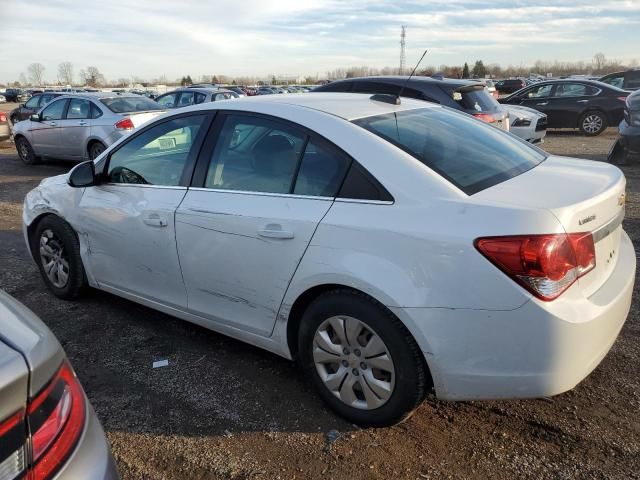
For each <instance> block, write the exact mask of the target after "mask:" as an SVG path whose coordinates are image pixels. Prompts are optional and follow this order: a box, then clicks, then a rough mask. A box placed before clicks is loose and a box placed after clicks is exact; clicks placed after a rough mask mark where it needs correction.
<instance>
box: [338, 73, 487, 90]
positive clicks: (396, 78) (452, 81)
mask: <svg viewBox="0 0 640 480" xmlns="http://www.w3.org/2000/svg"><path fill="white" fill-rule="evenodd" d="M372 80H373V81H385V82H390V83H394V84H399V85H401V84H402V83H404V82H406V81H407V80H409V84H411V83H428V84H434V85H441V84H446V85H451V86H453V87H463V86H465V85H470V84H473V83H474V81H473V80H472V79H470V78H463V79H457V78H434V77H423V76H419V75H414V76H413V77H411V79H409V75H378V76H371V77H354V78H345V79H343V80H335V81H334V82H331V83H339V82H352V81H372ZM331 83H329V84H328V85H331Z"/></svg>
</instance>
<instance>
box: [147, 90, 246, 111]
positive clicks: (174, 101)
mask: <svg viewBox="0 0 640 480" xmlns="http://www.w3.org/2000/svg"><path fill="white" fill-rule="evenodd" d="M233 98H240V95H238V94H237V93H236V92H234V91H232V90H226V89H224V88H206V87H185V88H178V89H176V90H173V91H171V92H169V93H165V94H164V95H160V96H159V97H158V98H156V102H158V103H159V104H160V106H161V107H162V108H181V107H188V106H189V105H195V104H198V103H207V102H217V101H220V100H231V99H233Z"/></svg>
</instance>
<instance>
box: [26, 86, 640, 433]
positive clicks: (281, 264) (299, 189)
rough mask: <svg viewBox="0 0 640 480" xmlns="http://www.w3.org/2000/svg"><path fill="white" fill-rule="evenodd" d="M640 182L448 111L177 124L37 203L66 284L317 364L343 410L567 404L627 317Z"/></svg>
mask: <svg viewBox="0 0 640 480" xmlns="http://www.w3.org/2000/svg"><path fill="white" fill-rule="evenodd" d="M624 195H625V178H624V176H623V174H622V172H621V171H620V170H619V169H618V168H616V167H614V166H611V165H609V164H605V163H596V162H590V161H586V160H576V159H567V158H562V157H554V156H549V155H547V154H545V153H544V152H542V151H540V150H538V149H537V148H535V147H531V146H530V145H529V144H527V143H525V142H522V141H520V140H519V139H517V138H514V137H513V136H512V135H509V134H506V133H504V132H502V131H500V130H498V129H496V128H492V127H490V126H488V125H485V124H483V123H482V122H478V121H477V120H475V119H473V118H471V117H467V116H465V115H460V114H459V113H458V112H453V111H450V110H448V109H446V108H443V107H441V106H439V105H434V104H427V103H425V102H421V101H414V100H410V99H404V98H403V99H402V100H401V103H400V100H399V99H397V98H396V97H393V96H388V95H374V96H370V95H356V94H343V93H336V94H327V93H319V94H314V93H310V94H308V95H300V96H296V95H294V96H292V95H288V96H279V95H273V96H262V97H253V98H245V99H240V100H234V101H229V102H215V103H207V104H201V105H197V106H193V107H189V108H186V109H180V110H175V111H173V112H171V113H170V114H166V115H163V116H162V117H158V118H156V119H154V120H153V121H151V122H150V123H147V124H146V125H145V126H142V127H141V128H140V129H138V130H137V131H135V132H133V133H132V134H131V135H129V136H127V137H126V138H123V139H121V140H119V141H118V142H117V143H115V144H114V145H112V146H111V147H109V148H108V149H107V150H106V151H105V152H104V153H103V154H102V155H101V156H100V157H98V159H96V160H95V161H94V162H85V163H83V164H80V165H78V166H77V167H75V169H74V170H72V171H71V173H70V174H68V175H62V176H58V177H53V178H49V179H47V180H44V181H43V182H42V183H41V184H40V185H39V186H38V187H37V188H36V189H34V190H32V191H31V192H30V193H29V194H28V195H27V197H26V199H25V205H24V233H25V238H26V242H27V245H28V246H29V248H30V250H31V253H32V255H33V258H34V259H35V261H36V262H37V264H38V266H39V268H40V271H41V273H42V277H43V278H44V281H45V283H46V285H47V286H48V288H49V289H50V290H51V291H52V292H53V293H54V294H56V295H58V296H59V297H61V298H65V299H74V298H77V297H78V296H79V295H80V294H81V293H82V292H83V291H84V290H85V288H86V287H88V286H90V287H94V288H99V289H101V290H105V291H107V292H111V293H113V294H116V295H119V296H122V297H124V298H128V299H130V300H133V301H135V302H139V303H141V304H144V305H147V306H149V307H151V308H154V309H157V310H160V311H163V312H166V313H169V314H171V315H174V316H176V317H179V318H182V319H185V320H188V321H191V322H194V323H197V324H199V325H203V326H205V327H207V328H210V329H212V330H215V331H218V332H222V333H224V334H226V335H229V336H231V337H235V338H238V339H241V340H243V341H246V342H248V343H251V344H253V345H257V346H259V347H262V348H265V349H267V350H269V351H271V352H274V353H276V354H278V355H282V356H284V357H287V358H295V359H297V360H298V361H299V362H300V363H301V365H302V367H303V368H304V371H305V372H306V374H307V375H308V376H309V378H310V379H311V381H312V382H313V383H314V384H315V385H316V386H317V389H318V391H319V393H320V395H321V396H322V397H323V398H324V400H325V401H326V402H328V404H329V405H330V406H331V407H332V408H334V409H335V410H336V411H337V412H338V413H339V414H341V415H342V416H344V417H346V418H347V419H349V420H350V421H352V422H357V423H359V424H364V425H388V424H392V423H394V422H397V421H400V420H402V419H403V418H405V417H406V416H407V415H409V414H410V412H411V411H412V410H413V409H414V408H415V407H416V406H417V405H418V404H419V403H420V402H421V400H422V399H423V398H424V396H425V394H427V393H429V392H431V391H433V392H434V393H435V395H436V396H437V397H439V398H443V399H449V400H457V399H496V398H524V397H540V396H547V395H554V394H558V393H561V392H564V391H566V390H568V389H571V388H573V387H574V386H575V385H576V384H577V383H578V382H580V381H581V380H582V379H583V378H584V377H585V376H587V375H588V374H589V373H590V372H591V371H592V370H593V369H594V368H595V367H596V366H597V365H598V363H599V362H600V361H601V360H602V358H603V357H604V356H605V355H606V353H607V352H608V350H609V349H610V348H611V346H612V344H613V342H614V341H615V339H616V337H617V335H618V333H619V332H620V329H621V328H622V325H623V323H624V322H625V319H626V317H627V314H628V311H629V306H630V302H631V293H632V290H633V283H634V275H635V262H636V259H635V253H634V249H633V246H632V244H631V241H630V240H629V237H628V236H627V234H626V233H625V232H624V230H623V229H622V219H623V216H624V198H625V196H624Z"/></svg>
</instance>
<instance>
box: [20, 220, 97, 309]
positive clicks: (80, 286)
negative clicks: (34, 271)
mask: <svg viewBox="0 0 640 480" xmlns="http://www.w3.org/2000/svg"><path fill="white" fill-rule="evenodd" d="M31 249H32V252H33V257H34V259H35V260H36V262H37V264H38V268H39V270H40V274H41V275H42V278H43V280H44V283H45V284H46V285H47V288H48V289H49V290H51V292H53V294H54V295H56V296H57V297H59V298H62V299H64V300H73V299H75V298H78V297H79V296H80V295H81V294H82V293H83V291H84V290H85V288H86V286H87V278H86V275H85V272H84V267H83V265H82V259H81V258H80V243H79V242H78V238H77V237H76V233H75V232H74V230H73V228H71V225H69V224H68V223H67V222H65V221H64V220H62V219H61V218H58V217H56V216H54V215H50V216H47V217H45V218H43V219H42V221H40V223H39V224H38V226H37V228H36V231H35V233H34V236H33V237H32V239H31Z"/></svg>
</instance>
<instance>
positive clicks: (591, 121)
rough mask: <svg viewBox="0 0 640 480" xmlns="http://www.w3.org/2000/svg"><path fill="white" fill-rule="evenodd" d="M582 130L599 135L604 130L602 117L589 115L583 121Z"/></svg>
mask: <svg viewBox="0 0 640 480" xmlns="http://www.w3.org/2000/svg"><path fill="white" fill-rule="evenodd" d="M582 128H583V129H584V131H585V132H587V133H598V132H599V131H600V130H601V129H602V117H601V116H600V115H596V114H591V115H587V116H586V117H585V119H584V120H583V121H582Z"/></svg>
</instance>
